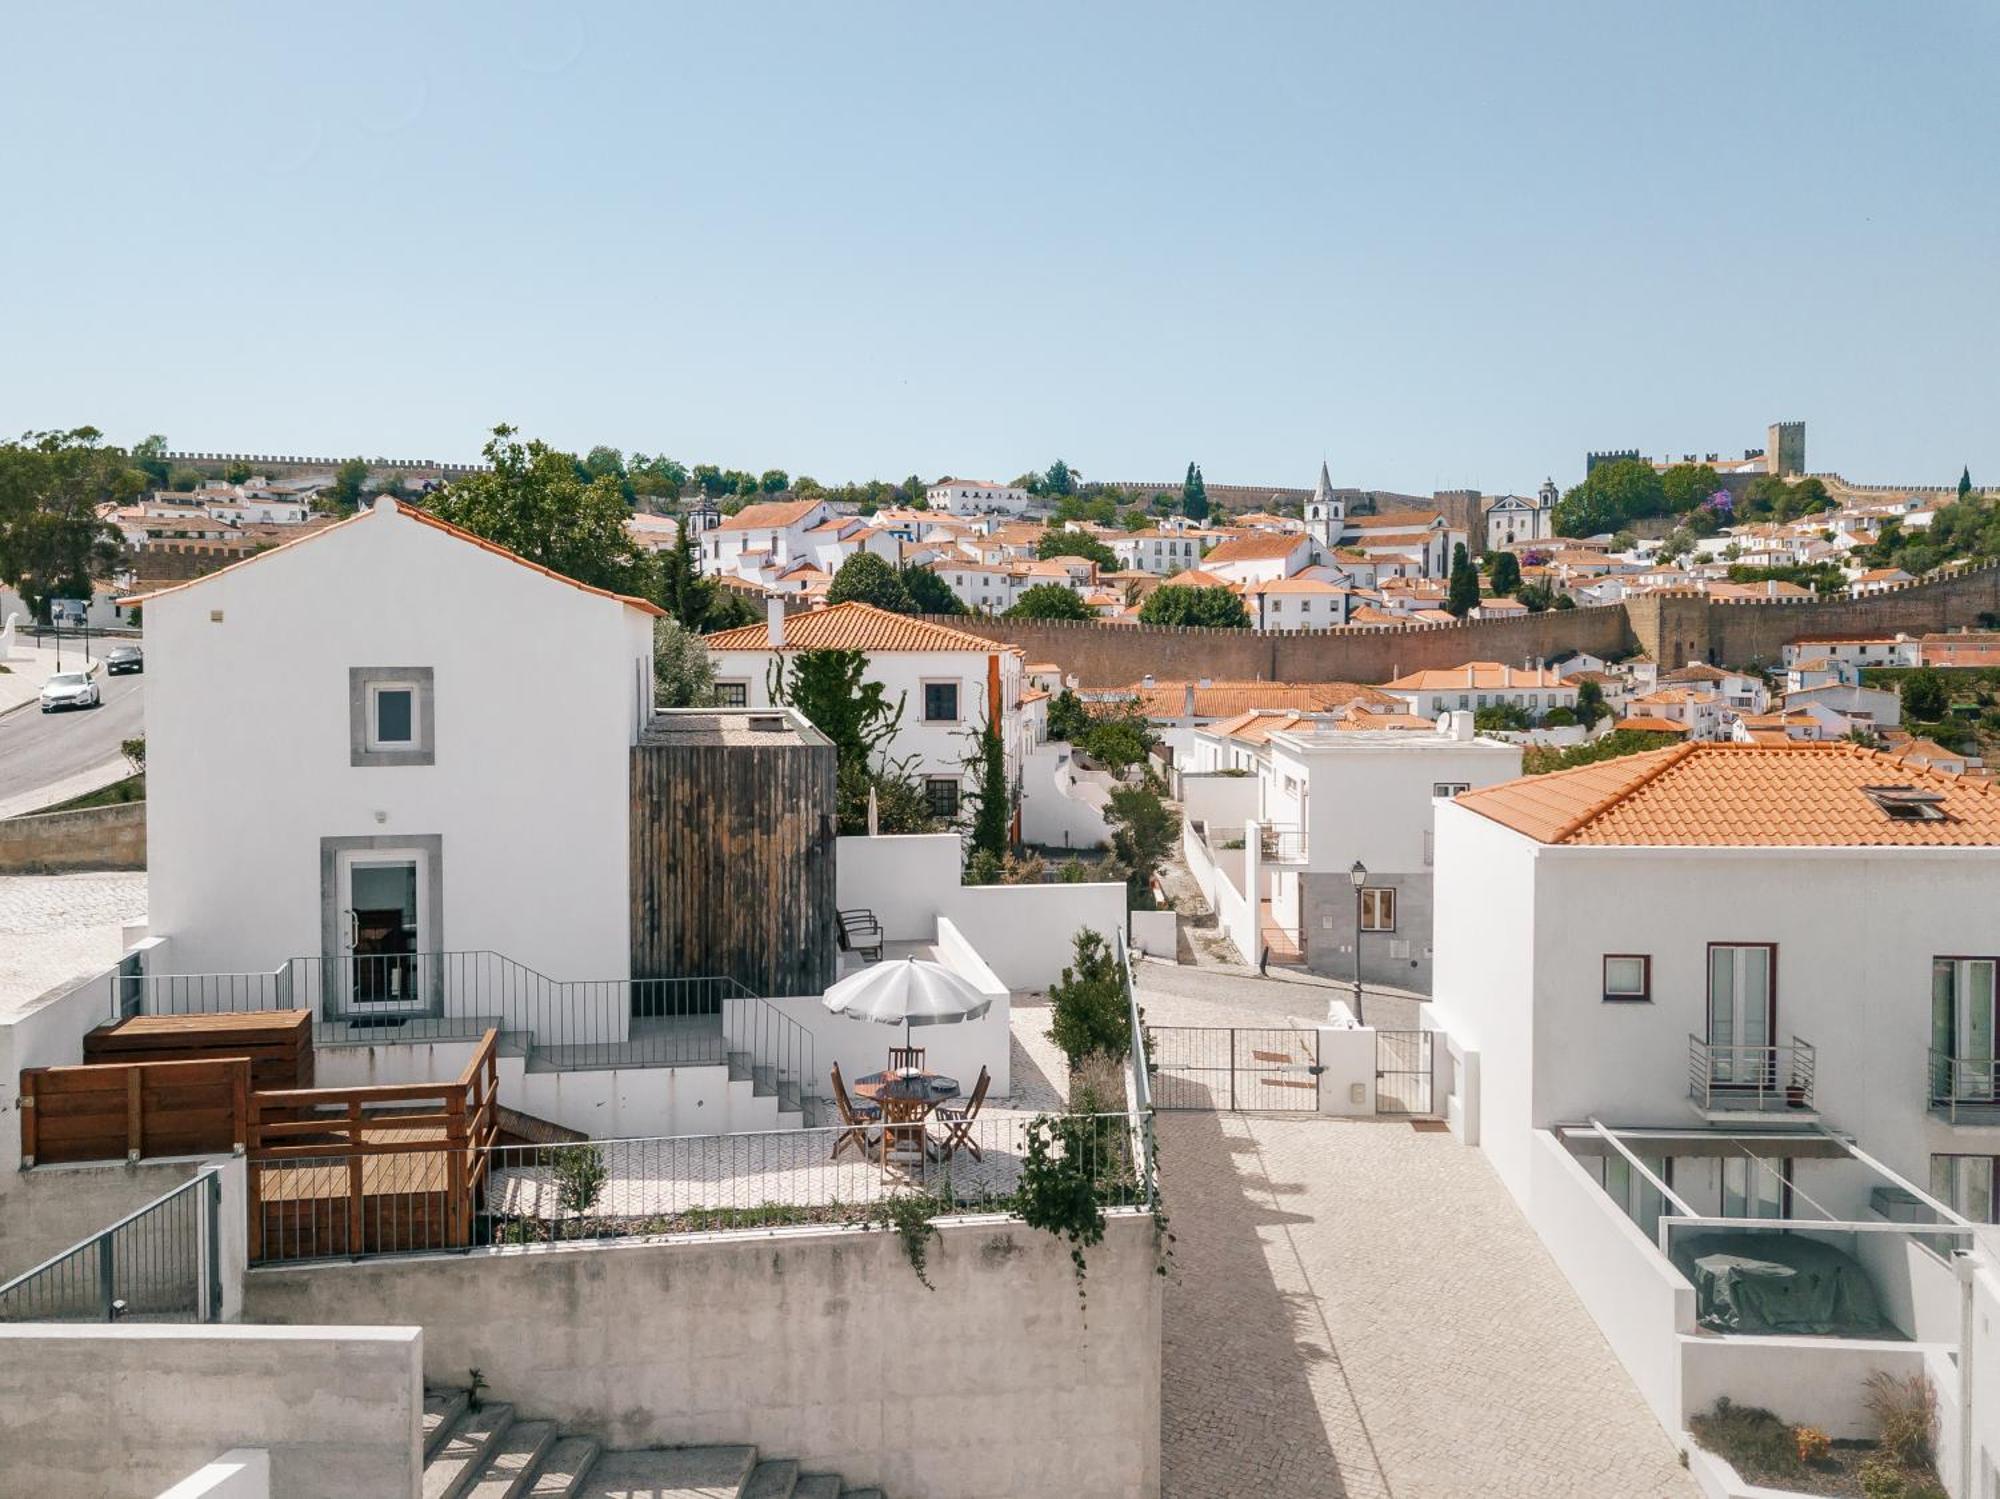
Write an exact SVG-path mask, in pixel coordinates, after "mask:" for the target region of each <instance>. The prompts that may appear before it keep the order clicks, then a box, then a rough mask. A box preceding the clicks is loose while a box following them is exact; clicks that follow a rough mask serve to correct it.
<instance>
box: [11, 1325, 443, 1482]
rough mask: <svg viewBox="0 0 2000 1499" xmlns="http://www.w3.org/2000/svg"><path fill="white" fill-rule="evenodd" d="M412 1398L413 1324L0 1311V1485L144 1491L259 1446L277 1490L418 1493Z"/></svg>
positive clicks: (418, 1344) (416, 1396)
mask: <svg viewBox="0 0 2000 1499" xmlns="http://www.w3.org/2000/svg"><path fill="white" fill-rule="evenodd" d="M374 1321H375V1319H373V1318H370V1319H369V1323H370V1324H372V1323H373V1322H374ZM462 1373H463V1371H460V1374H461V1377H462ZM423 1410H424V1391H423V1336H422V1334H421V1333H420V1332H419V1331H418V1329H417V1328H416V1327H414V1326H409V1327H382V1326H376V1325H356V1326H352V1327H250V1326H161V1325H151V1326H135V1325H132V1324H129V1323H128V1324H118V1325H109V1324H77V1325H56V1324H49V1323H12V1324H7V1325H0V1412H5V1418H4V1436H0V1494H10V1495H11V1494H20V1495H29V1494H32V1495H34V1496H35V1499H154V1496H156V1495H158V1494H159V1493H160V1491H161V1490H162V1489H166V1488H169V1487H170V1486H171V1485H174V1484H177V1483H179V1482H181V1480H183V1479H185V1478H186V1477H187V1476H188V1475H189V1474H190V1473H193V1472H195V1471H196V1470H198V1469H200V1468H202V1467H203V1466H204V1465H206V1464H208V1463H209V1462H211V1461H213V1460H214V1458H215V1456H216V1454H218V1453H221V1452H227V1451H229V1450H230V1449H232V1448H235V1447H260V1448H263V1449H264V1450H265V1451H267V1452H268V1453H269V1454H270V1459H271V1491H272V1492H273V1493H277V1494H282V1495H284V1496H285V1499H357V1496H360V1495H368V1496H370V1499H375V1496H380V1499H417V1496H418V1495H419V1494H420V1493H421V1491H422V1484H423Z"/></svg>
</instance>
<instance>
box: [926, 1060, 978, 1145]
mask: <svg viewBox="0 0 2000 1499" xmlns="http://www.w3.org/2000/svg"><path fill="white" fill-rule="evenodd" d="M992 1081H993V1078H992V1075H991V1074H990V1073H988V1072H987V1070H986V1069H985V1068H984V1067H981V1068H980V1069H979V1081H978V1082H976V1083H974V1084H973V1085H972V1096H971V1097H970V1098H968V1099H967V1100H966V1101H965V1103H964V1104H963V1105H962V1106H961V1105H957V1104H948V1103H947V1104H940V1105H939V1106H938V1107H937V1108H936V1109H933V1110H932V1111H931V1116H932V1117H933V1118H934V1119H936V1120H937V1121H938V1123H940V1124H942V1125H943V1126H944V1138H943V1139H942V1140H940V1141H938V1154H939V1155H940V1156H943V1157H946V1158H949V1157H950V1156H951V1155H952V1154H953V1152H955V1151H957V1150H958V1149H959V1148H960V1147H961V1146H963V1147H964V1148H965V1149H966V1150H968V1151H970V1152H971V1154H972V1158H973V1159H974V1160H975V1161H984V1160H985V1159H986V1157H985V1156H983V1155H981V1154H980V1153H979V1142H978V1141H977V1140H975V1139H973V1138H972V1126H973V1123H974V1122H975V1121H976V1120H977V1119H978V1118H979V1110H980V1107H981V1106H982V1105H983V1104H984V1103H985V1102H986V1089H987V1086H988V1085H989V1084H990V1083H991V1082H992Z"/></svg>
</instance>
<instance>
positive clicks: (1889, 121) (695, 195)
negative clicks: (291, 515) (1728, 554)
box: [0, 0, 2000, 492]
mask: <svg viewBox="0 0 2000 1499" xmlns="http://www.w3.org/2000/svg"><path fill="white" fill-rule="evenodd" d="M411 12H417V13H414V14H413V13H411ZM8 33H9V34H8V39H7V43H6V49H7V51H8V53H9V65H8V67H7V69H6V74H7V82H6V85H5V87H4V88H0V140H4V142H5V143H6V146H7V152H6V155H7V160H8V166H9V177H10V179H11V181H10V183H9V188H10V191H9V194H8V201H9V203H10V205H11V207H12V208H13V210H14V212H13V213H10V214H9V215H8V218H9V219H10V220H11V222H9V223H8V224H7V225H6V226H5V228H4V231H0V430H4V431H7V432H9V433H12V432H17V431H20V430H22V429H25V428H28V427H42V426H56V425H62V426H69V425H77V424H82V423H91V424H94V425H97V426H99V427H102V428H104V429H105V430H106V431H107V432H108V433H109V434H110V435H111V436H112V437H113V438H114V439H116V440H118V441H121V442H129V441H131V440H133V439H136V438H137V437H140V436H142V435H144V434H145V433H147V432H153V431H158V432H164V433H166V434H167V436H168V437H169V438H170V439H171V440H172V441H173V443H174V444H175V445H176V446H179V447H191V448H218V447H225V446H227V447H241V448H250V449H255V450H264V451H280V452H283V451H311V452H327V453H335V454H339V453H349V452H355V451H365V452H368V453H371V454H378V453H379V454H388V455H393V456H435V457H449V458H465V457H470V456H472V455H473V454H474V453H476V451H477V449H478V447H479V445H480V442H481V441H482V440H483V436H484V433H485V431H486V429H487V428H488V427H490V426H491V425H492V424H493V423H495V422H497V421H501V420H506V421H511V422H513V423H515V424H516V425H518V426H520V427H521V428H523V429H524V430H525V431H526V432H528V433H530V434H534V435H541V436H545V437H547V438H549V439H550V440H552V441H555V442H558V443H561V444H564V445H573V446H576V447H579V448H581V447H585V446H588V445H589V444H591V443H594V442H608V443H612V444H615V445H617V446H620V447H623V448H627V449H632V448H641V449H645V450H647V451H662V450H664V451H666V452H668V453H670V454H672V455H674V456H676V457H679V458H681V459H683V460H684V461H687V462H697V461H715V462H720V463H723V464H725V465H730V466H738V467H749V468H764V467H771V466H776V467H782V468H785V469H787V470H789V471H791V472H792V473H794V474H797V473H809V474H811V475H813V476H814V477H816V478H818V479H821V480H822V481H825V482H833V481H837V480H841V479H848V478H866V477H869V476H871V475H878V476H881V477H884V478H899V477H901V476H902V475H903V474H905V473H908V472H909V471H911V470H912V469H914V470H917V471H919V472H921V473H923V474H924V475H926V476H932V475H935V474H938V473H940V472H943V471H947V470H949V471H953V472H957V473H969V474H973V475H979V476H990V477H1008V476H1011V475H1013V474H1015V473H1018V472H1020V471H1021V470H1023V469H1026V468H1028V467H1030V466H1031V465H1032V466H1037V467H1039V466H1044V465H1046V464H1047V463H1048V462H1049V460H1051V459H1053V458H1055V457H1057V456H1062V457H1064V458H1066V459H1068V460H1069V462H1070V463H1071V464H1073V465H1074V466H1075V467H1076V468H1078V469H1079V470H1080V471H1082V473H1083V474H1084V475H1085V476H1086V477H1089V478H1100V479H1118V478H1164V477H1171V476H1174V475H1177V474H1178V473H1179V472H1180V471H1181V469H1182V468H1183V467H1184V466H1185V465H1186V463H1187V462H1188V461H1189V460H1190V459H1196V460H1199V461H1200V462H1201V464H1202V465H1203V468H1204V471H1205V472H1206V473H1207V475H1208V477H1209V479H1210V480H1211V482H1220V481H1239V482H1253V483H1270V484H1304V483H1309V482H1310V481H1311V479H1312V476H1313V474H1314V472H1315V470H1316V469H1317V466H1318V463H1319V460H1320V456H1321V454H1322V453H1324V454H1325V455H1327V457H1328V458H1329V459H1330V460H1331V463H1332V467H1333V472H1334V474H1335V477H1336V482H1338V483H1347V484H1358V485H1362V486H1368V487H1376V488H1389V489H1406V490H1413V491H1418V492H1428V491H1429V490H1431V489H1433V488H1437V487H1458V486H1478V487H1481V488H1484V489H1486V490H1489V491H1496V490H1505V489H1524V488H1531V487H1532V486H1533V485H1534V484H1536V483H1537V482H1539V481H1540V479H1541V478H1542V476H1543V475H1544V474H1545V473H1552V474H1553V475H1554V476H1555V477H1556V479H1557V480H1558V482H1560V483H1564V484H1567V483H1570V482H1574V480H1575V479H1576V478H1577V477H1578V476H1579V475H1580V472H1581V468H1582V459H1583V453H1584V451H1585V450H1586V449H1588V448H1591V447H1611V446H1623V445H1627V444H1636V445H1638V446H1640V447H1642V448H1644V449H1646V450H1647V451H1649V452H1659V451H1673V452H1681V451H1685V450H1689V449H1701V450H1709V449H1719V450H1722V451H1724V452H1728V451H1731V450H1735V451H1740V450H1741V449H1742V448H1744V447H1746V446H1753V445H1758V444H1761V442H1762V440H1763V430H1764V426H1765V424H1766V423H1767V422H1770V421H1774V420H1777V419H1780V418H1789V417H1799V418H1804V419H1805V420H1806V421H1807V423H1808V429H1807V430H1808V442H1809V450H1808V457H1809V460H1810V462H1811V466H1812V467H1814V468H1837V469H1839V470H1841V471H1843V472H1845V473H1846V474H1847V475H1848V476H1849V477H1850V478H1856V479H1868V480H1880V481H1904V482H1914V481H1919V480H1931V481H1939V482H1942V481H1946V480H1950V479H1955V478H1956V477H1957V474H1958V470H1959V465H1960V464H1961V463H1966V462H1969V463H1970V464H1971V465H1972V469H1973V473H1974V476H1975V477H1976V478H1980V479H1982V480H1985V481H1987V482H2000V420H1996V416H2000V400H1996V397H2000V94H1996V92H1995V89H1994V78H1995V76H1996V65H2000V6H1996V5H1993V4H1991V3H1988V0H1927V3H1924V4H1915V5H1898V4H1883V3H1879V0H1810V3H1808V0H1795V3H1770V0H1761V3H1751V4H1745V3H1742V0H1675V3H1671V4H1658V3H1644V4H1640V3H1629V4H1628V3H1621V0H1573V3H1545V0H1536V3H1530V4H1523V5H1500V4H1494V3H1491V0H1466V3H1453V4H1442V3H1440V4H1417V3H1411V4H1381V3H1379V0H1378V3H1374V4H1369V5H1366V6H1351V5H1337V6H1336V5H1328V4H1297V5H1252V4H1206V5H1200V6H1195V5H1176V4H1167V3H1153V4H1145V5H1136V4H1135V5H1113V4H1106V3H1099V0H1090V3H1083V4H1079V3H1075V0H1071V3H1066V4H1054V5H1039V4H1025V3H1016V4H1007V5H988V6H983V7H978V8H977V9H975V8H973V7H971V6H966V5H959V4H935V3H933V4H925V5H909V6H895V7H889V6H874V5H864V4H858V3H851V0H850V3H843V4H817V5H806V4H798V5H789V6H783V7H780V6H761V5H752V4H748V3H715V4H710V5H706V6H702V7H699V8H694V7H672V8H670V7H667V6H663V5H633V6H629V7H619V6H611V5H566V6H560V7H557V6H551V7H548V8H546V9H533V10H530V9H526V8H519V7H514V6H509V5H479V6H470V5H467V6H460V7H457V8H455V9H451V10H447V9H446V8H444V7H406V6H404V5H371V4H364V3H343V4H339V5H324V4H322V5H313V6H305V5H283V6H281V5H277V4H248V3H244V4H235V5H223V4H213V5H173V6H167V5H148V6H143V7H142V6H139V5H126V4H120V5H105V4H89V3H66V4H62V5H45V6H35V7H16V8H14V9H13V11H12V12H11V14H10V17H9V22H8Z"/></svg>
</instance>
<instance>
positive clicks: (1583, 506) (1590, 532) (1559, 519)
mask: <svg viewBox="0 0 2000 1499" xmlns="http://www.w3.org/2000/svg"><path fill="white" fill-rule="evenodd" d="M1665 503H1666V502H1665V495H1664V491H1663V489H1662V487H1661V481H1660V475H1659V474H1658V473H1657V472H1655V471H1654V468H1653V466H1652V464H1650V463H1640V462H1639V461H1638V460H1636V459H1632V458H1624V459H1620V460H1619V461H1618V462H1616V463H1606V464H1601V465H1599V466H1598V467H1597V468H1595V469H1592V470H1591V472H1590V474H1589V476H1588V477H1586V478H1585V479H1584V481H1583V482H1582V483H1581V484H1579V485H1577V486H1576V487H1575V488H1574V489H1572V490H1570V491H1569V492H1568V493H1567V494H1565V495H1564V496H1563V497H1562V498H1561V499H1560V500H1558V501H1557V502H1556V508H1555V515H1554V517H1553V524H1554V526H1555V529H1556V534H1557V535H1559V536H1596V535H1598V534H1600V533H1602V532H1605V531H1616V530H1618V529H1619V528H1620V527H1621V526H1623V525H1624V524H1625V523H1626V522H1627V521H1633V520H1642V519H1644V518H1645V517H1647V516H1652V515H1658V514H1659V513H1660V512H1661V510H1662V509H1663V508H1664V507H1665Z"/></svg>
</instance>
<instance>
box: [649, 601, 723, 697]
mask: <svg viewBox="0 0 2000 1499" xmlns="http://www.w3.org/2000/svg"><path fill="white" fill-rule="evenodd" d="M653 688H654V699H655V701H657V702H658V703H659V705H660V706H661V707H662V708H706V707H708V706H709V705H710V704H712V703H713V702H714V701H715V658H714V657H712V656H710V655H709V653H708V647H707V646H705V645H703V644H702V643H701V637H700V636H699V635H697V634H695V633H694V631H692V630H690V629H688V628H687V626H685V625H683V624H682V623H681V622H680V621H679V620H677V619H656V620H654V621H653Z"/></svg>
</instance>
